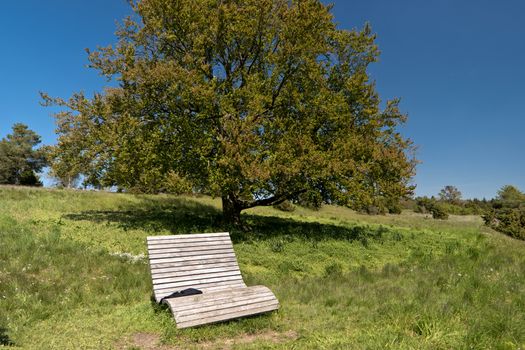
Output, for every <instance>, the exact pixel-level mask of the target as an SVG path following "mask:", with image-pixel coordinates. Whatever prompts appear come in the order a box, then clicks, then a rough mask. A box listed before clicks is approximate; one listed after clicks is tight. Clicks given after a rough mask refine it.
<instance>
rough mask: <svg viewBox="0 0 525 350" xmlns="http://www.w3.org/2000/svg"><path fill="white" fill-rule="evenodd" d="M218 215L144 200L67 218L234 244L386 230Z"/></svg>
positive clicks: (185, 203)
mask: <svg viewBox="0 0 525 350" xmlns="http://www.w3.org/2000/svg"><path fill="white" fill-rule="evenodd" d="M221 215H222V214H221V211H220V210H219V209H218V208H216V207H214V206H211V205H206V204H202V203H199V202H197V201H193V200H191V199H186V198H161V197H159V198H155V199H151V198H144V199H143V200H142V201H141V202H140V203H138V204H133V205H130V204H128V205H125V206H122V207H121V208H119V210H105V211H97V210H90V211H84V212H81V213H73V214H67V215H65V216H64V217H65V218H66V219H69V220H87V221H92V222H96V223H105V222H107V223H116V224H117V225H118V226H119V227H120V228H122V229H124V230H135V229H137V230H143V231H146V232H148V233H154V232H159V231H165V230H167V231H169V232H171V233H172V234H184V233H204V232H223V231H229V232H230V233H231V237H232V240H233V241H234V242H246V241H251V240H268V239H276V238H277V239H278V238H283V239H286V240H290V239H294V238H300V239H305V240H310V241H321V240H326V239H338V240H349V241H353V240H362V241H363V242H364V241H365V240H366V239H368V238H374V239H378V238H381V236H382V234H383V233H385V232H387V231H388V230H387V229H386V228H384V227H379V228H373V227H369V226H367V225H365V226H360V225H354V226H339V225H333V224H326V223H323V224H321V223H317V222H305V221H300V220H295V219H291V218H280V217H275V216H259V215H253V214H243V215H242V218H243V220H244V222H245V223H246V225H245V226H246V227H245V228H244V229H238V228H235V227H229V226H226V225H224V224H223V221H222V216H221Z"/></svg>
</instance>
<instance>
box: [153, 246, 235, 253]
mask: <svg viewBox="0 0 525 350" xmlns="http://www.w3.org/2000/svg"><path fill="white" fill-rule="evenodd" d="M217 248H233V246H232V245H231V243H213V244H208V243H205V244H201V245H194V246H189V245H187V244H177V245H175V244H173V245H172V244H170V245H165V246H162V247H158V248H150V249H148V252H149V254H151V253H167V252H173V253H178V252H186V251H198V250H206V249H217Z"/></svg>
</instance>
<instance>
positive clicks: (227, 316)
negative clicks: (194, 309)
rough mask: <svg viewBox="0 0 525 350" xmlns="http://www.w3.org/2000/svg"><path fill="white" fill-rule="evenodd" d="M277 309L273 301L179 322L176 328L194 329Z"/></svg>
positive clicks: (277, 305)
mask: <svg viewBox="0 0 525 350" xmlns="http://www.w3.org/2000/svg"><path fill="white" fill-rule="evenodd" d="M278 308H279V303H278V302H277V301H274V302H272V303H269V304H265V305H261V306H258V305H256V306H252V307H250V308H243V309H240V310H238V311H235V312H231V313H222V314H218V315H214V316H209V317H206V318H201V319H196V320H190V321H179V322H178V323H177V328H188V327H194V326H200V325H203V324H208V323H215V322H219V321H227V320H231V319H234V318H239V317H243V316H253V315H257V314H261V313H265V312H269V311H274V310H277V309H278Z"/></svg>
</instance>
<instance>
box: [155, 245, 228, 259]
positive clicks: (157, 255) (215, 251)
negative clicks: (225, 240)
mask: <svg viewBox="0 0 525 350" xmlns="http://www.w3.org/2000/svg"><path fill="white" fill-rule="evenodd" d="M223 253H231V254H235V251H234V250H233V248H231V247H228V248H218V249H207V250H199V251H185V252H179V253H153V254H149V259H150V260H152V259H161V258H171V257H177V258H181V257H185V256H195V255H208V254H223Z"/></svg>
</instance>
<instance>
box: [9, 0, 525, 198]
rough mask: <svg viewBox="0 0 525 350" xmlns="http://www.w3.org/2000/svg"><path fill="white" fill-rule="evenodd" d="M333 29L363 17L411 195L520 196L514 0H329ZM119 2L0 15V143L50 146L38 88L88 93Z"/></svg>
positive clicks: (519, 74)
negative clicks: (21, 130)
mask: <svg viewBox="0 0 525 350" xmlns="http://www.w3.org/2000/svg"><path fill="white" fill-rule="evenodd" d="M333 3H334V11H333V12H334V14H335V18H336V21H337V22H338V23H339V26H340V27H341V28H347V29H351V28H356V27H357V28H361V27H362V26H363V24H364V23H365V22H366V21H368V22H370V23H371V25H372V28H373V30H374V31H375V32H376V33H377V35H378V41H377V42H378V44H379V47H380V49H381V51H382V55H381V59H380V62H379V63H377V64H375V65H374V66H373V67H372V68H371V70H370V72H371V74H372V77H373V78H374V79H375V80H376V81H377V88H378V90H379V92H380V95H381V97H382V98H383V99H389V98H393V97H396V96H398V97H401V98H402V104H401V106H402V109H403V111H405V112H407V113H408V115H409V121H408V123H407V125H406V126H405V127H404V128H403V133H404V134H405V135H407V136H409V137H410V138H412V139H413V140H414V141H415V143H416V144H417V145H418V146H419V150H418V158H419V159H420V160H421V161H422V164H420V165H419V166H418V172H417V176H416V179H415V182H416V183H417V185H418V187H417V190H416V193H417V194H418V195H433V194H437V192H438V191H439V189H440V188H442V187H443V186H445V185H448V184H451V185H455V186H457V187H458V188H459V189H460V190H461V191H462V192H463V194H464V197H467V198H469V197H479V198H481V197H487V198H491V197H493V196H494V195H495V193H496V191H497V189H498V188H500V187H501V186H502V185H504V184H514V185H516V186H518V187H519V188H521V189H522V190H525V152H524V151H525V109H524V107H523V102H524V101H525V40H524V38H525V26H524V25H523V20H524V19H525V17H524V14H525V2H523V1H522V0H501V1H493V0H490V1H488V0H463V1H452V0H428V1H419V0H397V1H392V0H367V1H365V0H361V1H348V0H344V1H343V0H335V1H334V2H333ZM129 13H130V10H129V7H128V5H127V3H126V1H124V0H90V1H80V0H74V1H67V0H46V1H36V0H20V1H9V2H5V3H3V4H2V9H1V11H0V45H1V48H2V50H1V54H0V79H1V80H0V137H2V136H4V135H5V134H7V133H8V132H9V130H10V127H11V125H12V124H13V123H15V122H23V123H26V124H28V125H29V126H30V128H32V129H33V130H35V131H36V132H38V133H39V134H40V135H42V137H43V141H44V143H48V144H51V143H54V142H55V134H54V131H53V130H54V122H53V118H52V117H51V116H50V114H51V112H52V110H51V109H49V108H43V107H41V106H40V105H39V101H40V99H39V95H38V92H39V91H46V92H48V93H49V94H51V95H52V96H59V97H68V96H70V95H71V94H72V93H73V92H75V91H80V90H83V91H85V92H86V93H88V94H91V93H92V92H94V91H99V90H100V89H101V88H102V87H103V86H104V85H105V84H106V82H105V80H104V79H103V78H102V77H99V76H98V75H97V73H96V72H95V71H93V70H90V69H88V68H86V67H85V65H86V64H87V59H86V54H85V52H84V49H85V48H95V47H96V46H97V45H107V44H111V43H113V42H114V41H115V38H114V34H113V33H114V31H115V22H116V21H117V20H120V19H122V18H123V17H124V16H125V15H127V14H129Z"/></svg>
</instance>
